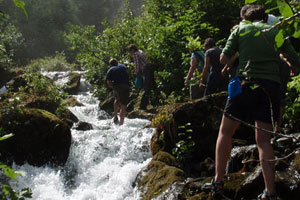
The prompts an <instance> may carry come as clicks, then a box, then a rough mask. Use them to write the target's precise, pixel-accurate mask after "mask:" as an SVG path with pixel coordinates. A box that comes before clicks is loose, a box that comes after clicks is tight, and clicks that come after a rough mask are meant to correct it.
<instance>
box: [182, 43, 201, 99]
mask: <svg viewBox="0 0 300 200" xmlns="http://www.w3.org/2000/svg"><path fill="white" fill-rule="evenodd" d="M189 51H190V53H191V54H192V55H191V65H190V68H189V72H188V74H187V76H186V77H185V81H184V85H185V86H187V85H188V82H189V80H190V79H191V77H192V76H193V74H194V72H195V71H196V69H197V70H198V72H199V73H200V74H201V73H202V70H203V67H204V54H203V52H202V51H200V50H193V49H189ZM194 86H196V87H197V90H195V89H193V87H194ZM196 91H197V92H196ZM202 96H203V93H202V94H201V92H200V88H199V84H196V85H192V84H191V85H190V98H191V99H198V98H200V97H202Z"/></svg>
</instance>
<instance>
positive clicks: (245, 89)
mask: <svg viewBox="0 0 300 200" xmlns="http://www.w3.org/2000/svg"><path fill="white" fill-rule="evenodd" d="M241 82H242V93H241V94H239V95H237V96H236V97H234V98H228V99H227V102H226V105H225V115H226V116H227V117H229V118H232V119H233V120H237V119H238V120H242V121H244V122H248V123H249V122H252V121H253V120H257V121H261V122H264V123H269V124H272V119H273V122H278V120H279V109H280V100H281V94H280V83H277V82H275V81H271V80H266V79H251V80H250V81H248V80H247V81H245V80H243V78H241ZM270 102H271V104H270ZM271 109H272V111H271Z"/></svg>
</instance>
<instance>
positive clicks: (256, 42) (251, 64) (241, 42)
mask: <svg viewBox="0 0 300 200" xmlns="http://www.w3.org/2000/svg"><path fill="white" fill-rule="evenodd" d="M265 17H266V16H265V10H264V8H263V7H261V6H259V7H254V8H250V9H248V10H247V12H246V20H249V21H251V22H253V23H252V24H249V23H240V25H239V27H238V28H237V29H236V30H234V31H233V32H232V33H231V35H230V36H229V38H228V40H227V42H226V45H225V48H224V49H223V51H222V54H221V57H220V61H221V63H223V64H226V63H227V62H228V61H229V60H230V58H231V57H232V56H233V55H234V54H235V53H236V52H237V51H238V52H239V53H240V55H239V66H238V70H237V77H236V78H235V79H234V80H233V81H232V82H231V83H229V85H230V86H231V87H229V88H232V89H233V90H232V91H228V93H230V94H231V95H230V96H228V99H227V102H226V106H225V109H224V114H223V117H222V121H221V125H220V129H219V135H218V139H217V142H216V158H215V159H216V162H215V170H216V171H215V173H216V174H215V177H214V178H213V179H212V182H211V183H206V184H205V185H204V189H205V188H206V189H210V190H211V191H212V192H214V193H222V192H223V186H224V182H223V181H224V174H225V168H226V163H227V160H228V158H229V156H230V153H231V148H232V146H231V145H232V136H233V135H234V133H235V130H236V129H237V128H238V127H239V125H240V123H241V121H245V120H246V119H247V118H248V117H251V119H253V120H255V127H256V128H255V136H256V143H257V147H258V152H259V159H260V164H261V167H262V174H263V178H264V183H265V190H264V192H263V193H261V194H260V195H259V196H258V199H270V200H274V199H276V197H277V193H276V190H275V180H274V179H275V166H274V158H275V157H274V152H273V147H272V145H271V143H270V139H271V136H272V134H271V133H272V132H273V131H274V130H273V128H274V123H275V122H277V121H278V118H279V107H280V89H279V88H280V74H279V54H278V52H277V51H276V50H275V49H274V39H275V36H276V34H277V33H278V30H277V29H273V30H271V31H269V32H264V33H261V34H260V35H259V36H257V35H255V33H256V32H257V30H264V29H267V28H269V27H271V26H270V25H267V24H265V23H263V22H262V20H264V19H265ZM251 30H253V31H252V32H249V33H248V34H245V35H241V33H245V32H248V31H251ZM281 50H282V51H284V52H286V53H287V55H288V56H289V58H288V59H289V61H290V63H291V64H292V66H293V67H299V66H300V63H299V58H298V56H297V53H296V52H295V50H294V48H293V47H292V45H291V44H290V43H289V41H288V40H286V41H285V43H284V44H283V46H282V47H281ZM270 104H271V105H272V106H270ZM271 107H272V110H271V109H270V108H271ZM267 130H268V131H270V132H271V133H270V132H268V131H267Z"/></svg>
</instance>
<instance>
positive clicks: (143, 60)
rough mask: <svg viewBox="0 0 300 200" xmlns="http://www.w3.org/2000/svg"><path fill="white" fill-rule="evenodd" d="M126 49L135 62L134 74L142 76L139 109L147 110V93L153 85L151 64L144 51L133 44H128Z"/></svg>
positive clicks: (148, 93)
mask: <svg viewBox="0 0 300 200" xmlns="http://www.w3.org/2000/svg"><path fill="white" fill-rule="evenodd" d="M128 51H129V53H130V55H131V56H132V57H133V61H134V63H135V74H136V75H137V76H138V75H141V76H142V78H143V95H142V99H141V105H140V109H141V110H147V105H148V104H149V95H150V93H151V90H153V88H154V85H155V81H154V70H153V65H151V63H150V61H149V59H148V57H147V55H146V54H145V52H144V51H142V50H140V49H138V48H137V46H136V45H135V44H130V45H129V46H128Z"/></svg>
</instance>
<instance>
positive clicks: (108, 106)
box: [99, 97, 115, 113]
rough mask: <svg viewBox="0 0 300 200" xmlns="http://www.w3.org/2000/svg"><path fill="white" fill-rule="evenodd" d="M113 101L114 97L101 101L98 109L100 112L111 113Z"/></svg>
mask: <svg viewBox="0 0 300 200" xmlns="http://www.w3.org/2000/svg"><path fill="white" fill-rule="evenodd" d="M114 101H115V98H114V97H109V98H107V99H105V100H104V101H101V102H100V104H99V107H100V109H101V110H104V111H106V112H108V113H112V112H114Z"/></svg>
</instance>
